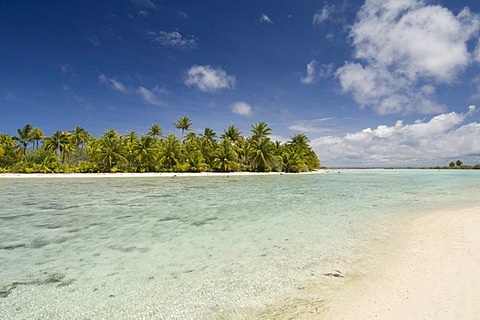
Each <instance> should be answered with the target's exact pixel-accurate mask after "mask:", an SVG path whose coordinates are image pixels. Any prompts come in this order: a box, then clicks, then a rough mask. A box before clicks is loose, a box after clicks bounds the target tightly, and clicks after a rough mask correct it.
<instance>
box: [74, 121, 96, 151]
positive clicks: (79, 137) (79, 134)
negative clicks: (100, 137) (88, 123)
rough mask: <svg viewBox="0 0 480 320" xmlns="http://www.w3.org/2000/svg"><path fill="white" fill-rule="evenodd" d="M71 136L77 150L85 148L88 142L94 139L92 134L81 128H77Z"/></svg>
mask: <svg viewBox="0 0 480 320" xmlns="http://www.w3.org/2000/svg"><path fill="white" fill-rule="evenodd" d="M71 135H72V138H71V139H72V143H73V144H74V145H75V146H77V148H81V147H85V145H86V144H87V142H88V140H90V139H91V138H92V136H91V135H90V133H88V131H87V130H85V129H84V128H82V127H80V126H77V127H75V129H73V130H72V132H71Z"/></svg>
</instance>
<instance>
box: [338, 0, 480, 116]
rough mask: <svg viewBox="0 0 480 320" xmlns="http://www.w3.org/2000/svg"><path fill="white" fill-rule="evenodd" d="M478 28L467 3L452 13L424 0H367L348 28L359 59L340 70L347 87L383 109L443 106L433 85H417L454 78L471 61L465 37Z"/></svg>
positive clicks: (421, 109)
mask: <svg viewBox="0 0 480 320" xmlns="http://www.w3.org/2000/svg"><path fill="white" fill-rule="evenodd" d="M479 28H480V18H479V16H478V15H476V14H474V13H472V12H470V10H469V9H467V8H466V9H464V10H462V11H461V12H460V13H459V14H458V15H454V14H453V13H452V12H451V11H449V10H448V9H446V8H444V7H441V6H438V5H428V6H427V5H426V4H425V3H424V2H423V1H420V0H403V1H397V0H367V1H366V2H365V4H364V5H363V6H362V8H361V9H360V11H359V13H358V15H357V21H356V23H355V24H354V25H353V27H352V29H351V32H350V37H351V39H352V43H353V47H354V58H355V60H353V61H348V62H346V63H345V64H344V65H343V66H342V67H341V68H339V69H338V70H337V72H336V75H337V77H338V79H339V80H340V84H341V88H342V90H343V92H345V93H350V94H352V95H353V98H354V99H355V100H356V101H357V102H358V103H359V104H361V105H362V106H364V107H372V108H373V109H374V110H375V111H376V112H378V113H380V114H391V113H404V112H413V111H415V112H421V113H438V112H443V111H445V110H446V108H445V106H443V105H441V104H438V103H436V102H435V99H434V98H435V97H434V96H433V95H432V93H431V92H432V90H430V92H424V91H420V92H419V91H418V90H417V88H418V86H422V85H424V84H426V83H433V84H438V83H451V82H454V81H455V80H456V77H457V75H458V74H459V73H460V72H461V71H463V70H464V69H465V68H466V67H467V66H468V64H469V63H470V62H471V55H470V53H469V52H468V48H467V42H468V41H469V40H471V39H472V38H473V37H474V36H475V35H476V34H477V33H478V30H479Z"/></svg>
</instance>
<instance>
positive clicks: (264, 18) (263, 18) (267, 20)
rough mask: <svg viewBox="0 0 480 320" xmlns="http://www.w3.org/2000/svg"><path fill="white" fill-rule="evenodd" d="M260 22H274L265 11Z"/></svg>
mask: <svg viewBox="0 0 480 320" xmlns="http://www.w3.org/2000/svg"><path fill="white" fill-rule="evenodd" d="M258 21H259V22H260V23H268V24H273V21H272V20H271V19H270V17H269V16H267V15H266V14H265V13H262V15H261V16H260V18H259V19H258Z"/></svg>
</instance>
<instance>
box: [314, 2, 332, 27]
mask: <svg viewBox="0 0 480 320" xmlns="http://www.w3.org/2000/svg"><path fill="white" fill-rule="evenodd" d="M333 10H334V6H329V5H328V4H327V3H325V5H324V6H323V8H322V9H320V10H317V11H316V12H315V14H314V15H313V25H314V26H316V25H319V24H322V23H324V22H325V21H327V20H328V19H329V18H330V15H331V14H332V13H333Z"/></svg>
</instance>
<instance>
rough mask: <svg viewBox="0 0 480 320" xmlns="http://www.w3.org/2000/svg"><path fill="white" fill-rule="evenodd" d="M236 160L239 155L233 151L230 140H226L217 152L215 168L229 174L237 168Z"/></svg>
mask: <svg viewBox="0 0 480 320" xmlns="http://www.w3.org/2000/svg"><path fill="white" fill-rule="evenodd" d="M236 159H237V155H236V153H235V151H234V150H233V147H232V145H231V142H230V139H224V140H223V141H222V143H220V144H219V145H218V148H217V150H216V152H215V159H214V160H213V166H214V167H215V168H216V169H218V170H220V171H222V172H229V171H232V170H233V169H234V168H235V160H236Z"/></svg>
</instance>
